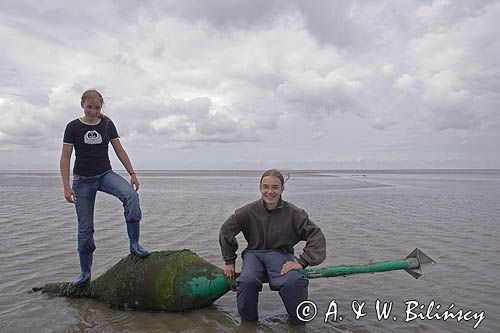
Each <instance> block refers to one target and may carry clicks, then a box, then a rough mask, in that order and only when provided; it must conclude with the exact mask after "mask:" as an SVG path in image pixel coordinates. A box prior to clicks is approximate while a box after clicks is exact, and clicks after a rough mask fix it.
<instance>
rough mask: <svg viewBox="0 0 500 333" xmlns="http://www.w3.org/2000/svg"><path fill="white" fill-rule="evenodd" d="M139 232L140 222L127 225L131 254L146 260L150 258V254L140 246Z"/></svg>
mask: <svg viewBox="0 0 500 333" xmlns="http://www.w3.org/2000/svg"><path fill="white" fill-rule="evenodd" d="M139 232H140V226H139V222H137V223H127V234H128V238H129V239H130V253H132V254H135V255H136V256H138V257H139V258H146V257H147V256H149V252H148V251H146V250H144V248H143V247H142V246H140V245H139Z"/></svg>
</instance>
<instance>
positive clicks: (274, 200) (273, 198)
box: [260, 176, 284, 209]
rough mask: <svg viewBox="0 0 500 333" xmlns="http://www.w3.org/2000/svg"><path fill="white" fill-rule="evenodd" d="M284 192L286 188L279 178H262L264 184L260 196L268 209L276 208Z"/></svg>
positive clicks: (261, 185)
mask: <svg viewBox="0 0 500 333" xmlns="http://www.w3.org/2000/svg"><path fill="white" fill-rule="evenodd" d="M283 190H284V188H283V186H282V185H281V181H280V180H279V178H278V177H275V176H266V177H264V178H262V182H261V183H260V194H261V195H262V200H264V203H265V204H266V207H267V208H268V209H274V208H276V206H277V205H278V201H279V199H280V197H281V193H283Z"/></svg>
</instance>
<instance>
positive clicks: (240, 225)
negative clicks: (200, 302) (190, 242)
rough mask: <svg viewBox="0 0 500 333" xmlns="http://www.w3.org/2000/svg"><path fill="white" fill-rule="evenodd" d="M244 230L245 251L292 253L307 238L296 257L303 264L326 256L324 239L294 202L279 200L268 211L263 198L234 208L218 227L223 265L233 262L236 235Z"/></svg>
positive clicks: (319, 261)
mask: <svg viewBox="0 0 500 333" xmlns="http://www.w3.org/2000/svg"><path fill="white" fill-rule="evenodd" d="M240 232H243V236H244V237H245V240H246V241H247V243H248V245H247V248H246V249H245V250H244V251H243V253H242V256H243V255H244V254H245V252H246V251H248V250H284V251H287V252H289V253H291V254H293V247H294V246H295V245H296V244H297V243H298V242H300V241H306V245H305V247H304V251H303V252H302V253H301V254H300V256H299V258H297V262H298V263H299V264H301V265H302V266H303V267H307V266H309V265H313V266H314V265H318V264H320V263H322V262H323V260H325V257H326V240H325V236H324V235H323V232H322V231H321V229H320V228H319V227H318V226H317V225H316V224H314V222H312V221H311V220H310V219H309V217H308V216H307V213H306V212H305V211H304V210H302V209H300V208H298V207H296V206H295V205H293V204H291V203H289V202H287V201H284V200H280V202H279V203H278V206H277V207H276V208H275V209H273V210H271V211H269V210H267V209H266V208H265V206H264V201H263V200H262V199H260V200H257V201H254V202H252V203H250V204H248V205H246V206H243V207H241V208H239V209H237V210H236V211H235V212H234V214H233V215H231V216H230V217H229V219H227V221H226V222H224V224H223V225H222V227H221V228H220V233H219V244H220V247H221V251H222V256H223V258H224V261H225V262H226V265H229V264H234V262H235V260H236V257H237V256H236V250H237V249H238V242H237V240H236V235H237V234H239V233H240Z"/></svg>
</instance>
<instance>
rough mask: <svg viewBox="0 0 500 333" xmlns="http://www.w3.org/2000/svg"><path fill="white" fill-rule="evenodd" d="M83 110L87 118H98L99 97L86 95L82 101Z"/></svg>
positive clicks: (99, 112)
mask: <svg viewBox="0 0 500 333" xmlns="http://www.w3.org/2000/svg"><path fill="white" fill-rule="evenodd" d="M82 108H83V112H85V116H86V117H88V118H92V119H94V118H99V116H100V115H101V108H102V103H101V100H100V99H99V98H94V97H87V98H85V99H84V101H83V102H82Z"/></svg>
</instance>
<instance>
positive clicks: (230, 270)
mask: <svg viewBox="0 0 500 333" xmlns="http://www.w3.org/2000/svg"><path fill="white" fill-rule="evenodd" d="M235 271H236V269H235V265H234V264H229V265H226V267H224V274H225V275H226V276H227V277H228V278H229V280H234V278H235V276H236V273H235Z"/></svg>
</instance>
